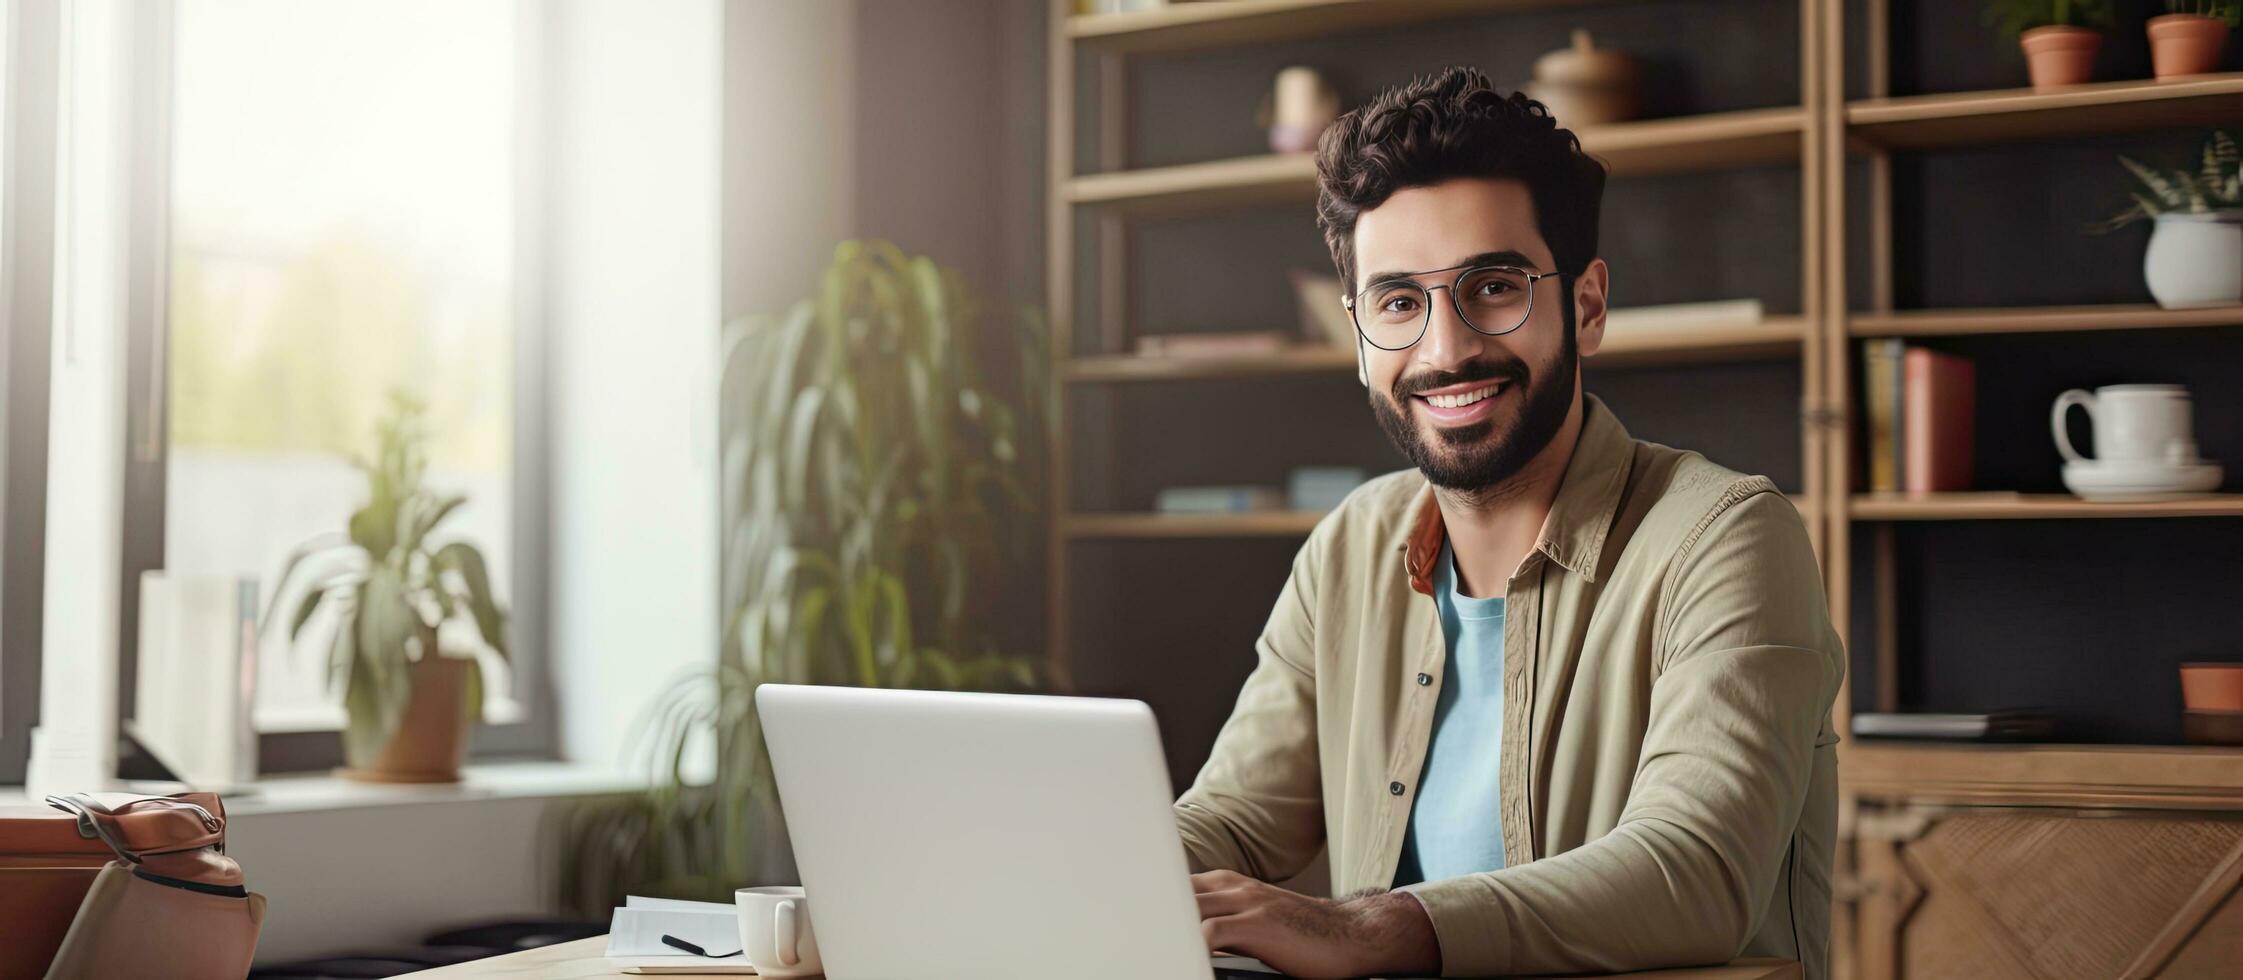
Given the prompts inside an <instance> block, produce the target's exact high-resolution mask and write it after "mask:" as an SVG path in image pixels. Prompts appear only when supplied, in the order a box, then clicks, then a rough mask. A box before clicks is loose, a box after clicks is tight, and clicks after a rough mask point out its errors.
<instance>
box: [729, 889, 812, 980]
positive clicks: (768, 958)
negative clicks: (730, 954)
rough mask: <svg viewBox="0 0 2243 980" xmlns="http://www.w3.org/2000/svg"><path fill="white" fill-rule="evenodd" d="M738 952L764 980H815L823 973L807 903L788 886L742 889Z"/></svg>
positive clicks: (735, 898) (736, 897)
mask: <svg viewBox="0 0 2243 980" xmlns="http://www.w3.org/2000/svg"><path fill="white" fill-rule="evenodd" d="M732 899H733V901H734V902H735V903H736V904H738V905H739V907H740V949H741V950H742V951H744V952H746V953H747V954H748V963H749V964H751V965H753V966H754V967H755V972H756V973H758V974H761V975H763V976H767V977H814V976H817V975H819V974H821V973H824V972H825V963H824V961H822V960H820V959H819V958H818V937H817V936H815V935H813V934H812V933H811V932H810V899H809V898H808V897H807V896H805V895H804V894H803V891H802V889H800V888H796V887H793V886H791V885H773V886H770V887H766V888H742V889H740V890H738V891H735V892H733V893H732Z"/></svg>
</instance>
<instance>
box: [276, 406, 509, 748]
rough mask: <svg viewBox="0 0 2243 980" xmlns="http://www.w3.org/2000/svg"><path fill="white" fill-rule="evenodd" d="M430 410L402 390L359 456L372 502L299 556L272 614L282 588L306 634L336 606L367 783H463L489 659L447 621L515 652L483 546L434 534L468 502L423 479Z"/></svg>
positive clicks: (293, 625)
mask: <svg viewBox="0 0 2243 980" xmlns="http://www.w3.org/2000/svg"><path fill="white" fill-rule="evenodd" d="M423 412H424V408H423V406H422V405H421V403H420V402H419V401H418V400H416V399H415V398H413V397H412V396H410V395H408V394H405V393H403V392H397V393H393V394H392V395H391V396H390V414H389V415H388V416H387V417H385V418H383V419H382V420H381V421H380V422H379V423H378V424H377V426H376V447H375V453H374V456H373V458H372V459H357V458H353V459H352V461H351V462H352V463H353V465H355V466H357V467H358V468H359V469H360V470H361V471H363V472H364V473H365V474H366V484H367V501H366V504H365V506H363V507H360V508H359V509H358V511H357V512H356V513H353V514H352V515H351V516H350V523H349V529H348V533H347V534H346V535H340V536H337V535H328V536H323V537H320V538H316V539H314V540H312V541H309V542H306V543H305V544H304V545H302V546H300V547H298V548H297V549H296V551H295V552H294V553H292V554H291V555H289V558H288V563H287V565H286V566H285V567H284V568H283V570H282V571H281V576H280V582H279V584H278V586H277V587H276V588H275V589H274V591H273V602H272V605H271V607H269V608H268V609H267V610H266V612H265V617H264V620H265V632H266V633H267V634H268V635H269V634H270V633H271V630H272V628H273V627H274V626H276V625H277V623H276V622H275V617H276V616H277V615H278V613H279V612H280V610H281V609H282V602H283V599H282V597H283V596H292V597H298V598H296V599H295V601H294V607H293V612H292V614H291V616H290V618H289V620H288V624H287V625H288V636H289V639H290V641H291V642H295V641H296V640H297V639H298V638H299V637H300V636H301V634H302V633H303V631H304V626H305V624H306V623H308V622H310V621H311V619H312V616H313V614H314V613H316V612H318V611H319V609H320V608H321V607H323V606H325V607H331V608H333V610H334V613H335V614H334V616H333V617H332V622H333V624H334V627H335V629H334V634H333V636H332V638H331V639H330V640H329V642H328V645H327V651H326V660H327V676H328V683H329V684H330V685H333V686H338V687H340V688H342V691H343V707H344V710H345V711H346V713H347V714H348V719H349V720H348V722H347V723H346V726H345V728H344V730H343V755H344V759H345V761H346V762H347V764H348V767H347V768H346V769H344V770H343V774H344V775H346V776H349V777H352V778H355V779H365V780H369V781H375V782H450V781H453V780H457V779H458V778H459V766H460V759H461V757H462V755H463V753H464V752H465V750H466V745H467V733H468V725H469V724H470V723H472V722H475V721H479V720H481V719H482V716H483V669H482V665H481V664H480V663H479V662H478V661H477V659H476V655H475V653H474V652H473V651H464V652H462V651H447V650H445V649H444V646H443V644H442V643H441V642H440V641H439V638H438V631H439V628H440V627H442V626H443V625H445V624H446V623H448V622H460V623H462V624H463V626H464V625H465V624H467V623H472V624H473V626H474V631H475V633H476V635H478V636H479V637H480V638H481V640H482V642H483V644H485V645H488V646H489V647H490V648H491V650H492V651H493V652H495V653H496V654H498V655H499V656H500V657H505V656H507V642H506V612H505V610H503V609H501V608H500V607H499V606H498V604H497V602H496V601H494V600H493V598H492V596H491V580H490V574H489V572H488V571H487V569H486V566H485V564H484V562H483V553H482V552H481V551H479V550H477V549H476V547H475V546H474V545H472V544H469V543H467V542H464V541H453V542H450V543H447V544H443V545H441V546H438V545H434V544H433V542H432V541H431V535H432V534H433V533H434V532H435V531H436V528H437V525H439V524H441V523H443V521H444V519H445V518H446V517H449V516H450V515H451V513H452V512H453V511H454V510H457V509H458V508H459V507H460V505H461V504H464V503H466V498H465V497H459V496H441V495H438V494H436V493H433V492H431V491H429V490H428V489H427V488H426V487H425V486H423V485H422V478H423V476H424V475H425V474H426V472H427V469H428V461H427V456H426V453H425V450H424V447H425V445H426V442H427V435H426V431H425V429H424V427H423V425H422V414H423Z"/></svg>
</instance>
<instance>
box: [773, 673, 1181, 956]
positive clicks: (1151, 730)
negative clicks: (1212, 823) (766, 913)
mask: <svg viewBox="0 0 2243 980" xmlns="http://www.w3.org/2000/svg"><path fill="white" fill-rule="evenodd" d="M756 706H757V709H758V711H759V713H760V714H761V716H762V723H763V731H764V737H765V740H766V741H767V742H768V744H769V745H770V750H771V762H772V767H773V769H774V771H775V774H776V775H777V777H778V786H779V797H780V802H781V805H782V807H783V808H784V810H785V812H786V818H787V827H788V833H789V835H790V837H791V838H792V840H793V843H794V853H795V860H796V863H797V865H798V866H799V868H800V870H801V872H802V883H803V887H804V888H805V889H806V890H807V891H808V893H809V897H810V914H811V917H812V922H813V923H814V925H815V928H816V929H817V933H818V947H819V950H820V952H821V953H822V954H823V956H824V958H825V969H826V974H827V975H828V976H830V977H832V978H834V980H955V978H957V977H968V976H970V977H975V978H978V980H1014V978H1018V980H1029V978H1036V980H1044V978H1048V977H1051V976H1054V975H1055V974H1054V973H1053V970H1054V969H1055V967H1059V968H1063V969H1064V971H1065V975H1067V976H1069V977H1075V978H1081V980H1109V978H1110V980H1142V978H1144V977H1208V976H1210V975H1211V969H1210V966H1209V960H1208V955H1207V947H1206V945H1205V942H1204V941H1203V939H1202V938H1201V933H1200V929H1199V912H1198V903H1197V902H1196V900H1195V899H1194V898H1193V897H1192V890H1191V882H1190V877H1189V875H1188V869H1187V866H1186V864H1185V860H1184V850H1183V847H1182V845H1181V844H1180V843H1179V841H1178V839H1177V836H1176V823H1175V816H1174V814H1173V812H1172V811H1171V809H1170V801H1169V796H1170V793H1171V787H1170V785H1169V781H1168V773H1167V766H1166V764H1165V763H1164V762H1163V757H1162V755H1161V746H1160V732H1159V729H1158V727H1157V726H1156V724H1155V723H1154V720H1153V713H1152V709H1150V708H1148V707H1146V706H1145V704H1144V703H1143V702H1139V701H1122V700H1103V699H1092V698H1061V697H1042V696H1029V695H998V694H957V693H941V692H929V691H885V690H865V689H858V688H840V687H800V686H793V685H780V684H765V685H763V686H762V687H760V688H759V689H758V690H757V692H756Z"/></svg>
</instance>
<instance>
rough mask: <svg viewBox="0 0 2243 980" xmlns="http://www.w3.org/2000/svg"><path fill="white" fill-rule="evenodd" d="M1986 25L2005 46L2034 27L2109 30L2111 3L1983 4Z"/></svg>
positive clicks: (2042, 0) (1998, 0)
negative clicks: (2001, 39) (2065, 26)
mask: <svg viewBox="0 0 2243 980" xmlns="http://www.w3.org/2000/svg"><path fill="white" fill-rule="evenodd" d="M1985 21H1986V25H1987V26H1989V27H1992V28H1993V29H1994V30H1995V31H1996V32H1997V33H1998V34H2000V35H2001V37H2002V38H2003V39H2004V40H2006V41H2009V42H2013V44H2014V42H2015V41H2016V40H2017V37H2018V35H2021V34H2023V33H2025V32H2026V31H2029V30H2032V29H2033V28H2035V27H2055V26H2060V25H2070V26H2073V27H2092V28H2096V29H2099V30H2100V29H2105V28H2108V27H2110V26H2111V0H1986V12H1985Z"/></svg>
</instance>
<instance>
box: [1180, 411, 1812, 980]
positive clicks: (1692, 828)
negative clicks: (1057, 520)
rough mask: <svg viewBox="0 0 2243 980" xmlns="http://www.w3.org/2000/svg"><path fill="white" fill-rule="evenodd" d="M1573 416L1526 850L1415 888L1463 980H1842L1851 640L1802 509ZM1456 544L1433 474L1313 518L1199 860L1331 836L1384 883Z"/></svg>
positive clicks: (1527, 577)
mask: <svg viewBox="0 0 2243 980" xmlns="http://www.w3.org/2000/svg"><path fill="white" fill-rule="evenodd" d="M1583 409H1584V411H1583V415H1584V419H1583V423H1582V428H1581V436H1580V439H1579V441H1578V442H1577V444H1576V446H1575V449H1574V452H1573V457H1572V459H1571V460H1570V461H1568V462H1567V464H1566V470H1565V476H1564V479H1563V481H1562V482H1561V484H1560V486H1559V489H1558V493H1557V497H1556V500H1555V501H1554V502H1553V504H1552V505H1551V508H1550V514H1549V517H1548V519H1547V520H1546V522H1545V523H1544V524H1543V529H1542V535H1541V539H1540V540H1539V541H1538V543H1537V544H1536V547H1535V550H1534V551H1533V552H1532V553H1530V554H1529V555H1528V556H1527V558H1526V560H1525V561H1524V562H1523V563H1522V564H1521V566H1520V568H1519V569H1518V571H1517V572H1516V573H1515V574H1514V575H1513V576H1512V577H1511V580H1510V583H1509V585H1508V587H1507V588H1506V589H1505V590H1504V599H1505V603H1504V607H1505V612H1506V616H1505V618H1504V625H1503V650H1504V656H1503V675H1504V676H1503V746H1502V749H1501V753H1500V757H1501V771H1500V772H1499V773H1496V774H1495V776H1496V783H1497V787H1498V789H1497V792H1498V796H1499V798H1500V806H1501V807H1502V816H1503V852H1504V854H1505V856H1506V857H1507V858H1508V859H1509V865H1510V866H1509V867H1506V868H1503V869H1501V870H1498V871H1492V872H1486V873H1482V874H1472V875H1466V876H1464V877H1460V878H1450V879H1444V880H1440V881H1431V882H1425V883H1422V884H1417V885H1411V886H1408V887H1407V888H1405V889H1404V890H1406V891H1409V892H1412V893H1414V894H1415V895H1416V896H1417V898H1418V899H1419V901H1420V902H1422V903H1423V904H1424V906H1425V909H1426V911H1427V913H1428V914H1429V915H1430V916H1431V918H1432V921H1433V929H1434V932H1435V933H1436V934H1437V935H1438V937H1439V939H1440V945H1441V964H1442V971H1443V974H1444V975H1446V976H1488V975H1498V974H1507V973H1522V972H1534V973H1542V972H1582V971H1617V970H1634V969H1643V968H1649V967H1660V966H1680V965H1689V964H1700V963H1714V962H1720V961H1724V960H1729V959H1732V958H1735V957H1738V956H1740V955H1743V956H1778V957H1784V958H1787V959H1798V960H1800V961H1802V962H1803V963H1804V964H1805V972H1806V975H1807V976H1808V977H1809V978H1821V977H1824V976H1826V975H1827V965H1828V964H1827V961H1828V945H1829V933H1830V867H1831V847H1832V841H1833V838H1834V836H1835V833H1836V827H1835V822H1836V790H1837V754H1836V750H1835V749H1834V748H1833V746H1834V745H1835V743H1836V742H1837V741H1838V737H1837V736H1836V735H1835V734H1834V733H1833V732H1832V731H1831V727H1830V706H1831V702H1832V700H1833V699H1834V698H1835V696H1836V694H1837V691H1838V681H1839V677H1840V676H1841V673H1842V672H1843V670H1844V664H1845V656H1844V653H1843V651H1842V648H1841V647H1840V645H1839V642H1838V636H1837V634H1836V632H1834V631H1833V630H1832V629H1831V625H1830V614H1829V610H1828V608H1827V607H1826V605H1825V603H1824V599H1823V592H1822V576H1821V572H1820V569H1819V567H1818V566H1817V563H1816V560H1815V555H1814V552H1813V550H1812V548H1811V546H1810V544H1809V542H1808V538H1807V531H1806V527H1805V525H1804V524H1803V522H1801V520H1800V518H1799V514H1798V512H1797V511H1796V510H1794V509H1793V508H1792V506H1791V503H1790V501H1789V500H1787V499H1786V498H1785V497H1784V496H1783V495H1782V494H1780V493H1778V492H1777V491H1776V488H1775V485H1774V484H1772V483H1770V482H1769V481H1768V479H1767V478H1766V477H1759V476H1743V475H1740V474H1738V473H1734V472H1731V471H1729V470H1726V469H1723V468H1722V467H1720V466H1716V465H1714V464H1713V463H1711V462H1709V461H1707V460H1706V459H1705V458H1704V457H1702V456H1699V455H1698V454H1696V453H1690V452H1683V451H1680V450H1676V449H1670V448H1668V447H1665V446H1660V445H1656V444H1653V443H1648V442H1639V441H1637V440H1634V439H1632V438H1630V437H1629V436H1628V433H1627V431H1626V430H1625V429H1623V428H1622V427H1621V426H1620V422H1619V420H1618V419H1616V418H1614V417H1613V415H1612V413H1611V411H1610V410H1608V409H1606V408H1605V407H1604V404H1603V403H1602V402H1601V401H1599V400H1598V399H1597V398H1596V397H1595V396H1593V395H1584V405H1583ZM1444 536H1445V531H1444V529H1443V527H1442V524H1441V512H1440V509H1439V507H1438V506H1436V505H1435V502H1434V500H1433V498H1432V494H1431V492H1430V491H1429V489H1428V488H1427V486H1426V483H1425V480H1424V478H1423V477H1422V476H1420V475H1419V474H1418V473H1417V472H1416V471H1414V470H1412V471H1405V472H1401V473H1394V474H1389V475H1387V476H1384V477H1380V478H1379V479H1376V480H1373V481H1371V482H1370V483H1368V484H1366V485H1364V486H1363V487H1361V488H1360V489H1358V490H1356V491H1355V493H1354V494H1352V495H1351V496H1349V497H1348V499H1347V500H1346V501H1345V502H1344V503H1342V504H1341V505H1340V506H1339V508H1338V509H1337V510H1335V511H1334V512H1333V513H1332V514H1331V515H1330V516H1329V517H1326V518H1325V519H1324V520H1323V521H1322V522H1321V523H1319V524H1318V525H1317V527H1316V530H1315V531H1314V532H1312V533H1311V534H1310V535H1309V538H1308V542H1307V543H1306V544H1305V545H1303V546H1302V547H1301V550H1300V553H1299V555H1298V556H1297V557H1295V558H1294V560H1293V571H1292V577H1291V578H1290V579H1289V580H1288V581H1287V582H1286V583H1285V589H1284V591H1283V592H1282V593H1281V594H1280V595H1279V597H1278V600H1277V608H1276V609H1275V610H1273V611H1272V612H1271V613H1270V619H1269V625H1268V626H1267V627H1266V628H1264V630H1263V631H1262V636H1261V640H1260V642H1259V643H1258V644H1256V653H1257V655H1258V662H1257V664H1256V666H1255V668H1254V671H1253V673H1252V675H1251V676H1249V677H1248V678H1247V680H1246V685H1245V688H1244V689H1243V690H1241V691H1240V692H1239V696H1238V704H1237V707H1236V708H1235V709H1234V710H1233V711H1232V713H1231V717H1230V720H1229V721H1228V722H1226V723H1225V724H1224V726H1223V730H1222V734H1221V735H1220V736H1219V737H1218V738H1217V739H1216V742H1215V749H1214V754H1213V756H1212V757H1211V758H1210V759H1209V760H1208V763H1207V766H1206V768H1204V769H1202V770H1200V773H1199V779H1198V780H1197V782H1195V783H1194V784H1193V786H1192V788H1191V789H1190V791H1188V792H1186V793H1185V794H1184V796H1183V798H1182V799H1180V800H1178V801H1177V803H1176V818H1177V822H1178V824H1179V825H1180V828H1181V830H1182V834H1183V838H1184V844H1185V848H1186V850H1187V851H1188V852H1189V854H1190V856H1191V860H1192V864H1193V865H1194V870H1195V871H1196V870H1207V869H1213V868H1225V869H1230V870H1233V871H1237V872H1240V873H1242V874H1246V875H1250V876H1252V877H1255V878H1259V879H1262V880H1265V881H1279V880H1283V879H1286V878H1289V877H1291V876H1293V875H1294V874H1296V873H1298V872H1299V871H1300V870H1301V869H1302V868H1303V867H1304V866H1306V865H1307V864H1308V863H1309V862H1310V861H1311V860H1313V859H1314V858H1315V856H1316V853H1317V851H1318V849H1319V848H1320V847H1321V846H1325V845H1327V844H1328V845H1329V848H1330V852H1331V870H1332V888H1333V894H1335V895H1346V894H1350V893H1353V892H1357V891H1361V890H1365V889H1384V888H1386V887H1388V886H1389V885H1390V884H1392V882H1393V878H1394V867H1395V864H1396V862H1397V861H1398V860H1399V858H1400V855H1401V849H1402V836H1403V833H1404V831H1405V830H1406V829H1407V827H1408V824H1409V815H1410V804H1411V801H1412V800H1413V799H1414V798H1415V794H1416V790H1417V779H1418V775H1419V773H1420V772H1421V771H1422V769H1423V768H1424V765H1425V754H1426V747H1427V744H1428V742H1429V740H1430V731H1431V724H1432V720H1433V706H1434V702H1435V701H1436V700H1437V699H1438V697H1439V694H1440V685H1441V682H1442V677H1441V667H1442V662H1443V659H1444V654H1445V652H1446V651H1445V647H1444V645H1443V642H1442V637H1441V625H1440V618H1439V615H1438V613H1437V610H1436V608H1435V605H1434V600H1433V598H1432V571H1433V569H1432V565H1433V562H1434V561H1435V560H1436V559H1437V558H1438V557H1439V555H1440V551H1441V543H1442V539H1443V538H1444Z"/></svg>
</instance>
